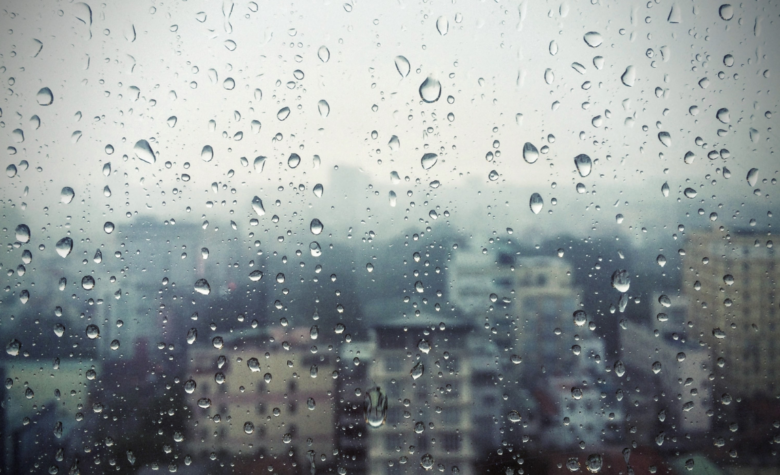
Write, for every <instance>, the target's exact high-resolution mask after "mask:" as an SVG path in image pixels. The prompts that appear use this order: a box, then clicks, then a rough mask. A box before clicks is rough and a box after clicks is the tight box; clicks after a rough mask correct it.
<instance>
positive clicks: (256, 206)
mask: <svg viewBox="0 0 780 475" xmlns="http://www.w3.org/2000/svg"><path fill="white" fill-rule="evenodd" d="M252 209H253V210H255V213H257V215H258V216H263V215H264V214H265V208H263V200H261V199H260V198H259V197H258V196H255V197H254V198H252Z"/></svg>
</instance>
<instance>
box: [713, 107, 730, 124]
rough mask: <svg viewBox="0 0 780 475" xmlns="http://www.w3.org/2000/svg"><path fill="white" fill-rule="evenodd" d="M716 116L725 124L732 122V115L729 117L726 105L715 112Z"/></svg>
mask: <svg viewBox="0 0 780 475" xmlns="http://www.w3.org/2000/svg"><path fill="white" fill-rule="evenodd" d="M715 117H717V119H718V120H719V121H721V122H722V123H724V124H728V123H729V122H731V117H729V110H728V109H726V108H725V107H723V108H721V109H718V112H716V113H715Z"/></svg>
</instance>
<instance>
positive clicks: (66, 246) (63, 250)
mask: <svg viewBox="0 0 780 475" xmlns="http://www.w3.org/2000/svg"><path fill="white" fill-rule="evenodd" d="M54 247H55V248H56V249H57V254H59V255H60V257H63V258H64V257H68V254H70V251H72V250H73V239H71V238H69V237H64V238H62V239H60V240H59V241H57V244H56V245H55V246H54Z"/></svg>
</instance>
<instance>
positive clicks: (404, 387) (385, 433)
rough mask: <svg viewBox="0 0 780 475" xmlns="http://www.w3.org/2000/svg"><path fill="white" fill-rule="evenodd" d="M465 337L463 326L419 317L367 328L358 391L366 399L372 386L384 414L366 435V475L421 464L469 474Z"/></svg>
mask: <svg viewBox="0 0 780 475" xmlns="http://www.w3.org/2000/svg"><path fill="white" fill-rule="evenodd" d="M472 337H473V335H472V325H470V324H468V323H467V322H462V323H461V322H459V321H457V320H453V319H448V320H446V321H444V322H443V321H442V320H441V319H437V318H436V317H435V316H428V315H425V314H423V315H421V316H420V317H413V318H400V319H397V320H392V321H389V322H385V323H382V324H379V325H377V326H376V327H375V328H373V329H372V331H371V344H372V345H373V350H372V354H373V358H372V360H371V365H370V366H369V368H368V371H367V380H366V381H365V382H364V383H360V386H359V389H360V390H361V393H362V394H363V395H364V396H365V392H366V391H367V390H371V389H372V388H379V390H380V391H382V392H383V394H385V395H386V397H387V402H388V409H387V418H386V421H385V423H384V424H383V425H381V426H380V427H378V428H371V429H370V430H369V431H368V437H369V442H370V443H369V444H368V450H367V465H368V473H375V474H388V475H390V474H396V473H403V472H404V471H405V466H411V469H412V470H416V469H415V468H414V467H418V468H419V467H420V466H421V465H422V466H423V467H426V466H427V467H428V468H432V469H436V470H447V471H450V470H452V468H453V467H457V468H458V469H459V470H460V473H461V474H464V475H471V474H473V473H475V470H474V465H473V464H474V461H475V459H476V457H477V453H476V451H475V447H474V444H473V441H474V437H476V436H477V434H476V432H475V430H476V427H475V426H474V424H473V422H472V418H471V412H472V411H473V409H474V394H473V386H472V384H471V382H472V375H473V371H474V366H473V359H472V356H473V355H472V354H471V351H472V350H473V346H470V345H469V340H470V339H471V338H472ZM354 384H355V385H357V384H359V383H358V382H355V383H354ZM349 390H350V389H347V392H348V391H349ZM353 390H354V389H353ZM499 407H500V406H499ZM488 429H489V430H494V429H493V427H492V426H490V427H489V428H488ZM429 464H432V465H429Z"/></svg>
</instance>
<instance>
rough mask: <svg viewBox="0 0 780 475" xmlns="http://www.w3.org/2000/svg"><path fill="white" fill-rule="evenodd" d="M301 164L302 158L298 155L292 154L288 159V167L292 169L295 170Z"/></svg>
mask: <svg viewBox="0 0 780 475" xmlns="http://www.w3.org/2000/svg"><path fill="white" fill-rule="evenodd" d="M300 164H301V156H300V155H298V154H297V153H291V154H290V156H289V157H288V158H287V166H288V167H290V168H295V167H297V166H298V165H300Z"/></svg>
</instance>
